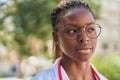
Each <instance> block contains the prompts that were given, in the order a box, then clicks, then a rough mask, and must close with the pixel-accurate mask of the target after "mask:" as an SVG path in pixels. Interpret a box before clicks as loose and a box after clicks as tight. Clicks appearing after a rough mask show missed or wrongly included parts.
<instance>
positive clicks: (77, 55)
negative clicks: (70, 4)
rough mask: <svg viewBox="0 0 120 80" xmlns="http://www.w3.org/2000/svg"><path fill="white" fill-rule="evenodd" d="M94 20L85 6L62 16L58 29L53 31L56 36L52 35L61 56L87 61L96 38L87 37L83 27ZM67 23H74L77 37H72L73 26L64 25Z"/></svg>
mask: <svg viewBox="0 0 120 80" xmlns="http://www.w3.org/2000/svg"><path fill="white" fill-rule="evenodd" d="M94 22H95V21H94V18H93V15H92V14H91V13H90V11H88V10H87V9H85V8H77V9H73V11H70V12H68V13H66V14H65V15H63V16H62V19H61V20H60V22H59V23H58V26H59V28H58V31H57V32H55V34H56V36H53V37H54V38H57V40H58V42H59V46H60V49H61V50H62V52H63V57H64V56H66V57H67V58H69V59H72V60H74V61H76V62H83V61H89V59H90V57H91V56H92V54H93V52H94V50H95V47H96V42H97V39H96V38H95V39H91V38H89V37H88V35H87V34H86V32H85V27H86V26H87V25H89V24H92V23H94ZM69 24H70V25H76V26H75V29H78V31H80V32H79V35H78V36H77V37H75V38H73V37H72V36H73V35H72V33H73V32H75V31H73V30H74V27H71V26H70V27H68V26H65V25H69ZM80 26H81V27H80ZM71 29H72V31H70V30H71ZM68 36H69V37H68Z"/></svg>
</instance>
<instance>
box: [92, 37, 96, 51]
mask: <svg viewBox="0 0 120 80" xmlns="http://www.w3.org/2000/svg"><path fill="white" fill-rule="evenodd" d="M91 45H92V47H93V51H94V50H95V48H96V45H97V39H93V40H92V42H91Z"/></svg>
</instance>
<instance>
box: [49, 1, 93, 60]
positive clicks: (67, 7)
mask: <svg viewBox="0 0 120 80" xmlns="http://www.w3.org/2000/svg"><path fill="white" fill-rule="evenodd" d="M75 8H85V9H87V10H89V11H90V12H91V14H92V15H93V17H94V13H93V12H92V10H91V8H90V7H89V5H88V4H87V3H85V2H82V1H80V0H62V1H61V2H60V3H59V4H58V5H57V7H56V8H55V9H53V12H52V13H51V24H52V26H53V31H55V32H56V31H57V24H58V23H59V21H60V19H61V17H62V16H63V14H66V13H68V12H69V11H71V10H73V9H75ZM53 51H54V53H55V59H56V58H58V57H60V56H61V55H62V51H61V50H60V47H59V45H58V44H56V43H55V42H54V41H53Z"/></svg>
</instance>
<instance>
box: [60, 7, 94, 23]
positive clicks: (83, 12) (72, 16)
mask: <svg viewBox="0 0 120 80" xmlns="http://www.w3.org/2000/svg"><path fill="white" fill-rule="evenodd" d="M61 22H62V24H63V25H66V24H77V25H86V24H89V23H91V22H94V17H93V15H92V13H91V12H90V11H89V10H87V9H85V8H75V9H73V10H70V11H68V12H67V13H66V14H64V15H63V16H62V20H61Z"/></svg>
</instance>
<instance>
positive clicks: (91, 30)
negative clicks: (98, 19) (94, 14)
mask: <svg viewBox="0 0 120 80" xmlns="http://www.w3.org/2000/svg"><path fill="white" fill-rule="evenodd" d="M95 30H96V29H95V28H94V27H90V28H88V29H87V32H89V33H90V32H94V31H95Z"/></svg>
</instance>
